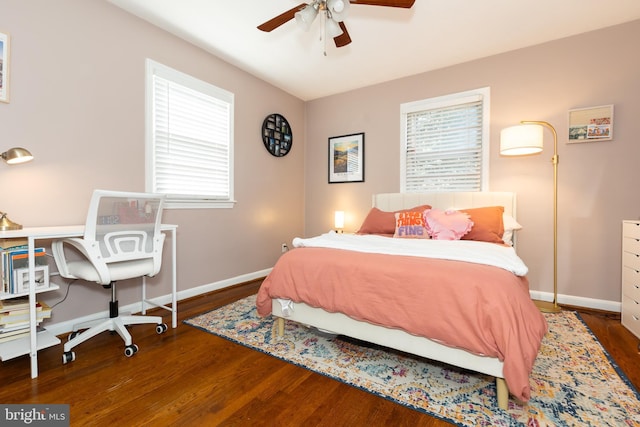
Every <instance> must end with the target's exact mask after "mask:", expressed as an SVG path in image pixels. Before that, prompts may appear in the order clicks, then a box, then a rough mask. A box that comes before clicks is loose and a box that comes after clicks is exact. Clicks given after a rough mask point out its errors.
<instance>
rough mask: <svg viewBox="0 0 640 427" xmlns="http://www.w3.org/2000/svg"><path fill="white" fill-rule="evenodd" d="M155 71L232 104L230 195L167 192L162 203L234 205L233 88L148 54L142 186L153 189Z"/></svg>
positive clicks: (170, 206) (179, 206)
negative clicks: (200, 195) (170, 64)
mask: <svg viewBox="0 0 640 427" xmlns="http://www.w3.org/2000/svg"><path fill="white" fill-rule="evenodd" d="M154 75H157V76H160V77H162V78H164V79H167V80H170V81H172V82H175V83H178V84H180V85H183V86H186V87H188V88H191V89H194V90H197V91H200V92H202V93H205V94H207V95H210V96H213V97H215V98H218V99H222V100H224V101H226V102H229V103H230V105H231V108H230V112H229V141H230V143H229V198H228V199H224V200H216V199H211V198H205V197H198V196H188V195H183V196H178V195H170V194H167V198H166V199H165V205H164V207H165V208H166V209H208V208H233V207H234V206H235V203H236V200H235V198H234V145H235V139H234V114H235V113H234V110H235V108H234V106H235V95H234V94H233V93H232V92H229V91H227V90H224V89H221V88H219V87H217V86H215V85H213V84H211V83H208V82H205V81H202V80H200V79H197V78H196V77H193V76H190V75H188V74H186V73H183V72H181V71H178V70H175V69H173V68H171V67H168V66H166V65H163V64H160V63H159V62H156V61H154V60H152V59H149V58H147V59H146V61H145V189H146V191H148V192H153V188H154V186H153V183H154V179H155V164H154V160H155V157H154V153H155V141H154V131H153V129H154V127H153V126H154V123H153V106H154V97H153V90H154V89H153V76H154Z"/></svg>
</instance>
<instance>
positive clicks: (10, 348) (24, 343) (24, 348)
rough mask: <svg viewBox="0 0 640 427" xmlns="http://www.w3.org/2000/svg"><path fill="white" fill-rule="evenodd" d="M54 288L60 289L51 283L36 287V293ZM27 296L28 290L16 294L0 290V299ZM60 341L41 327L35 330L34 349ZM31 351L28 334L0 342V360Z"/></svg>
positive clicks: (37, 349)
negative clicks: (42, 287) (35, 345)
mask: <svg viewBox="0 0 640 427" xmlns="http://www.w3.org/2000/svg"><path fill="white" fill-rule="evenodd" d="M56 289H60V287H59V286H58V285H55V284H53V283H51V284H50V285H49V287H47V288H44V289H38V290H37V291H36V294H39V293H42V292H49V291H54V290H56ZM25 296H29V292H21V293H17V294H10V293H6V292H0V300H7V299H12V298H19V297H25ZM29 329H30V330H34V328H32V327H31V326H29ZM59 343H60V339H59V338H58V337H56V336H55V335H53V334H52V333H51V332H49V331H47V330H46V329H44V328H42V330H40V331H39V332H37V336H36V344H37V348H36V351H40V350H42V349H45V348H47V347H51V346H54V345H57V344H59ZM30 352H31V337H30V336H29V335H27V336H23V337H21V338H17V339H15V340H11V341H5V342H2V343H0V360H2V361H5V360H10V359H13V358H16V357H19V356H23V355H25V354H29V353H30Z"/></svg>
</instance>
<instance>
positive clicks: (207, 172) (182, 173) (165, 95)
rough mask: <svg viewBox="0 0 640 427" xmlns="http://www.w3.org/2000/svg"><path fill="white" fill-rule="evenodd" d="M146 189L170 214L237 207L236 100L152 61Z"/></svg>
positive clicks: (148, 69) (149, 63) (148, 75)
mask: <svg viewBox="0 0 640 427" xmlns="http://www.w3.org/2000/svg"><path fill="white" fill-rule="evenodd" d="M146 78H147V83H146V84H147V91H146V92H147V93H146V99H147V104H146V105H147V111H146V116H147V123H146V147H147V149H146V158H147V162H146V166H147V169H146V188H147V191H149V192H153V193H162V194H166V195H167V202H166V206H167V207H169V208H201V207H233V203H234V200H233V108H234V95H233V94H232V93H230V92H227V91H225V90H223V89H220V88H217V87H215V86H213V85H211V84H209V83H206V82H203V81H201V80H198V79H196V78H194V77H191V76H189V75H186V74H184V73H181V72H179V71H176V70H173V69H171V68H169V67H166V66H164V65H162V64H159V63H157V62H154V61H152V60H150V59H147V66H146Z"/></svg>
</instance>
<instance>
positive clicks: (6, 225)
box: [0, 147, 33, 231]
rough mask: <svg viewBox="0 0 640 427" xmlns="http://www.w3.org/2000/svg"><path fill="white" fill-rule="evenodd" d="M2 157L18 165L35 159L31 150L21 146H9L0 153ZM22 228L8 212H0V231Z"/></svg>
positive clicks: (8, 162)
mask: <svg viewBox="0 0 640 427" xmlns="http://www.w3.org/2000/svg"><path fill="white" fill-rule="evenodd" d="M0 157H2V160H4V161H5V162H7V164H9V165H17V164H20V163H26V162H29V161H31V160H33V155H32V154H31V153H30V152H29V150H27V149H25V148H21V147H14V148H9V149H8V150H7V151H5V152H4V153H2V154H0ZM20 229H22V225H20V224H16V223H15V222H13V221H11V220H10V219H9V218H7V214H6V213H5V212H0V231H6V230H20Z"/></svg>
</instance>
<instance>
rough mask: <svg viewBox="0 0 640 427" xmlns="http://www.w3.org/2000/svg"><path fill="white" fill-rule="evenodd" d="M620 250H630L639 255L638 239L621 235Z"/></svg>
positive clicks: (639, 240)
mask: <svg viewBox="0 0 640 427" xmlns="http://www.w3.org/2000/svg"><path fill="white" fill-rule="evenodd" d="M622 250H623V251H624V252H630V253H632V254H639V255H640V239H636V238H633V237H627V236H625V237H623V238H622Z"/></svg>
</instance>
